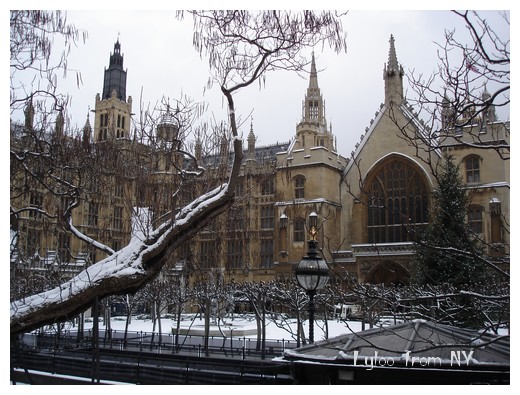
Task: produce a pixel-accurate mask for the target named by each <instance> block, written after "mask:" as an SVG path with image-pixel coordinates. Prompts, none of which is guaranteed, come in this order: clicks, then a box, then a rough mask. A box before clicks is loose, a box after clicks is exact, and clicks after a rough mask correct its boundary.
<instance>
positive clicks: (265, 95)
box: [60, 6, 509, 157]
mask: <svg viewBox="0 0 520 395" xmlns="http://www.w3.org/2000/svg"><path fill="white" fill-rule="evenodd" d="M113 8H115V7H113ZM151 8H152V7H150V9H151ZM164 8H165V9H167V8H168V7H167V6H165V7H164ZM67 20H68V22H69V23H73V24H74V25H76V27H77V28H78V29H80V30H86V31H87V32H88V39H87V41H86V42H85V43H80V44H79V45H78V47H76V48H73V50H72V52H71V54H70V55H69V59H68V62H69V67H70V68H72V69H77V70H79V71H80V72H81V77H82V85H81V86H80V87H79V88H77V86H76V79H75V75H74V74H73V73H69V77H68V78H67V79H66V80H65V81H62V83H61V85H60V86H61V88H62V90H63V91H64V92H68V93H69V94H70V95H71V96H72V103H71V107H70V109H69V113H68V115H69V117H70V119H71V123H72V124H73V125H74V124H77V125H78V126H79V127H81V126H83V124H84V123H85V120H86V117H87V114H88V110H89V108H90V109H93V108H94V105H95V96H96V94H97V93H100V94H101V93H102V89H103V75H104V69H105V67H108V64H109V57H110V54H111V52H113V49H114V43H115V42H116V41H117V40H118V38H119V42H120V44H121V52H122V54H123V55H124V68H125V69H126V70H127V71H128V75H127V89H126V92H127V95H129V96H132V98H133V103H134V104H133V112H134V113H137V112H138V110H139V101H140V100H142V101H143V103H145V105H146V104H151V105H153V104H155V103H156V102H158V101H160V100H161V98H162V97H163V96H165V97H169V98H170V99H171V100H174V99H176V98H178V97H179V96H180V93H181V92H184V93H185V94H187V95H189V96H190V97H192V98H193V99H195V100H205V101H208V102H209V103H210V109H211V110H212V111H213V112H214V113H215V114H216V117H217V118H219V117H221V118H224V120H225V111H224V110H223V101H222V95H221V94H220V92H219V90H218V88H217V87H214V88H213V89H212V90H211V91H210V92H209V93H208V92H207V93H206V95H205V96H203V88H204V86H205V83H206V81H207V79H208V76H209V73H208V68H207V66H206V64H207V61H206V59H200V57H199V56H198V55H197V53H196V52H195V50H194V49H193V47H192V20H191V16H187V18H186V20H185V21H184V22H182V23H181V22H179V21H177V20H176V19H175V11H173V10H172V11H153V10H149V11H143V10H139V11H136V10H123V11H106V10H103V11H97V10H96V11H72V10H69V11H68V17H67ZM343 26H344V29H345V31H346V32H347V34H348V36H347V45H348V52H347V53H346V54H345V53H343V54H340V55H336V54H333V53H332V51H325V52H323V53H322V52H321V50H320V49H316V50H315V55H316V64H317V68H318V69H319V74H318V83H319V86H320V88H321V92H322V94H323V98H324V100H325V103H326V118H327V121H328V123H329V125H332V129H333V133H334V134H335V136H336V137H337V142H338V150H339V153H340V154H342V155H343V156H347V157H348V156H350V152H351V151H352V150H353V149H354V145H355V144H356V142H357V141H359V138H360V135H361V134H363V133H364V130H365V127H367V126H368V125H369V123H370V120H371V119H372V118H374V113H375V112H376V111H377V110H378V109H379V105H380V103H381V102H383V100H384V81H383V67H384V64H385V63H386V62H387V59H388V51H389V38H390V35H391V34H393V35H394V37H395V45H396V52H397V59H398V61H399V63H401V65H402V66H403V67H404V70H405V72H406V73H408V72H410V71H411V70H412V69H413V70H415V72H417V73H423V74H425V75H429V74H431V73H432V72H433V70H434V69H435V66H436V65H437V63H438V60H437V54H436V50H437V47H436V45H435V42H442V41H443V37H444V31H445V30H446V29H449V30H452V29H454V28H455V29H457V32H460V34H461V39H464V37H467V35H466V33H465V29H464V26H463V25H462V23H461V20H460V18H459V17H457V16H456V15H454V14H452V13H450V12H448V11H415V12H410V11H367V12H362V11H350V12H349V14H348V15H347V16H346V17H345V18H344V22H343ZM497 28H498V27H497ZM504 30H505V31H506V32H507V34H509V32H508V29H505V27H504ZM307 85H308V76H305V77H304V78H302V77H300V76H298V75H297V74H294V73H292V74H291V73H288V72H283V71H282V72H277V73H273V74H268V76H267V81H266V85H265V87H263V88H262V89H261V90H259V88H258V87H257V86H251V87H248V88H247V90H245V91H243V92H242V93H240V94H239V95H238V97H237V98H236V99H235V104H236V108H237V112H238V113H239V115H241V116H242V118H244V117H246V116H247V115H248V114H249V113H251V112H252V114H253V129H254V132H255V134H256V135H257V138H258V142H257V145H268V144H273V143H276V142H282V141H289V140H290V139H291V138H292V137H293V136H294V135H295V133H296V124H297V123H298V122H299V121H300V120H301V105H302V100H303V99H304V97H305V92H306V89H307ZM407 88H408V87H407V83H406V80H405V91H406V90H407ZM141 91H142V99H141V98H140V95H141ZM499 116H501V117H502V119H503V118H504V117H506V118H507V117H508V116H509V115H508V114H503V113H502V114H501V113H499ZM90 121H91V123H92V124H93V117H92V115H91V116H90ZM250 123H251V120H250V119H248V120H247V121H246V122H245V125H243V126H242V127H241V132H242V133H243V135H244V136H247V133H248V132H249V127H250Z"/></svg>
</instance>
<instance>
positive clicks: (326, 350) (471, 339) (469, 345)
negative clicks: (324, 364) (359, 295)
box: [284, 320, 510, 368]
mask: <svg viewBox="0 0 520 395" xmlns="http://www.w3.org/2000/svg"><path fill="white" fill-rule="evenodd" d="M374 356H378V357H380V358H387V359H388V358H392V360H393V362H394V363H395V365H398V364H402V365H405V366H409V363H411V361H412V358H416V360H419V359H421V358H422V361H431V363H437V364H438V365H442V366H451V367H454V368H455V367H457V366H453V365H454V363H455V365H458V364H461V363H462V364H464V365H465V366H466V363H467V364H469V365H507V366H509V364H510V337H509V335H505V336H500V335H494V334H491V333H482V332H479V331H475V330H470V329H465V328H459V327H455V326H449V325H443V324H437V323H433V322H429V321H425V320H413V321H409V322H405V323H401V324H397V325H393V326H388V327H378V328H373V329H369V330H365V331H361V332H356V333H349V334H346V335H340V336H337V337H334V338H331V339H328V340H323V341H319V342H316V343H314V344H310V345H307V346H303V347H300V348H298V349H294V350H287V351H286V352H285V354H284V357H285V358H288V359H290V360H295V359H297V360H300V361H317V360H318V361H336V362H338V361H344V362H345V363H346V364H354V365H356V364H364V363H365V358H371V357H372V358H374ZM461 359H462V361H461ZM407 363H408V365H407ZM437 367H439V366H437Z"/></svg>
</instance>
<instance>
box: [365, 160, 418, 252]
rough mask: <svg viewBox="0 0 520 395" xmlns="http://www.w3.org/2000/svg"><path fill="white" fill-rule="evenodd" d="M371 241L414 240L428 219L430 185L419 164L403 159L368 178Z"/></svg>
mask: <svg viewBox="0 0 520 395" xmlns="http://www.w3.org/2000/svg"><path fill="white" fill-rule="evenodd" d="M366 185H367V190H366V193H367V203H368V221H367V225H368V226H367V227H368V240H367V241H368V242H369V243H396V242H406V241H412V240H413V239H414V235H415V234H416V233H417V231H418V230H419V229H420V228H421V227H423V226H424V225H425V224H426V223H427V221H428V216H427V214H428V187H427V186H426V183H425V181H424V178H423V176H422V175H421V173H420V172H419V171H418V169H417V166H415V165H413V164H411V163H410V162H409V161H407V160H405V159H401V158H393V159H391V160H388V161H386V162H385V163H383V164H381V165H380V166H379V167H378V168H377V169H375V170H374V171H373V172H372V174H371V175H370V176H369V177H368V178H367V183H366Z"/></svg>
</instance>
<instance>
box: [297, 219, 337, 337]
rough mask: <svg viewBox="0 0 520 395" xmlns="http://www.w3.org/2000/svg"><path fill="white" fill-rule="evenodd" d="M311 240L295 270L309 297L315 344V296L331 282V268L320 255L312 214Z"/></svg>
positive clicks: (310, 335) (310, 221)
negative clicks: (305, 253)
mask: <svg viewBox="0 0 520 395" xmlns="http://www.w3.org/2000/svg"><path fill="white" fill-rule="evenodd" d="M309 225H310V231H309V236H310V240H309V241H308V242H307V244H308V251H307V255H306V256H304V257H303V258H302V260H301V261H300V263H299V264H298V266H297V267H296V270H295V275H296V281H298V285H299V286H300V287H302V288H303V289H304V290H305V292H306V293H307V295H308V296H309V341H310V342H311V343H313V342H314V295H316V291H317V290H319V289H322V288H323V287H325V285H327V282H328V281H329V267H328V266H327V262H325V260H324V259H322V258H320V256H319V253H318V242H317V241H316V235H317V231H316V226H317V215H316V213H314V212H313V213H311V215H310V216H309Z"/></svg>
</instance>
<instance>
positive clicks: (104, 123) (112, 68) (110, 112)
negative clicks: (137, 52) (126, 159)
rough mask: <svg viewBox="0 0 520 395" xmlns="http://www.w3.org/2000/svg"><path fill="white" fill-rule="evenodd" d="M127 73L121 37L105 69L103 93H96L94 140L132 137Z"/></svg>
mask: <svg viewBox="0 0 520 395" xmlns="http://www.w3.org/2000/svg"><path fill="white" fill-rule="evenodd" d="M126 74H127V72H126V71H125V70H124V69H123V55H122V54H121V44H120V43H119V39H118V40H117V42H116V43H115V44H114V52H113V53H111V54H110V62H109V66H108V69H105V78H104V82H103V95H102V96H101V97H100V95H99V93H98V94H97V95H96V105H95V110H94V112H95V114H96V116H95V120H94V140H95V141H104V140H109V139H129V138H130V116H131V113H132V98H131V97H130V96H129V97H128V99H127V98H126Z"/></svg>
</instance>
